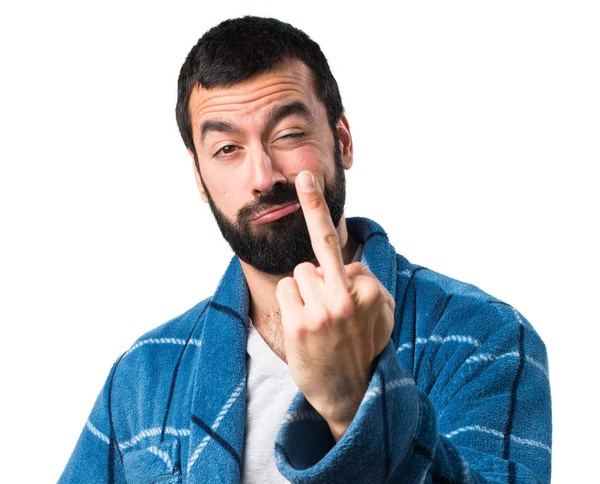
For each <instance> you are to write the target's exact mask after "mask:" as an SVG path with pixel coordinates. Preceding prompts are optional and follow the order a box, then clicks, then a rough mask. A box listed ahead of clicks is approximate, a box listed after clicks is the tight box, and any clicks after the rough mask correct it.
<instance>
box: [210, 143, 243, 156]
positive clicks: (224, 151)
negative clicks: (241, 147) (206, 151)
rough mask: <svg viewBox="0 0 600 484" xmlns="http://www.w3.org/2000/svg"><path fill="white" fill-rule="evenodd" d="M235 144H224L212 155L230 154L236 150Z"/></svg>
mask: <svg viewBox="0 0 600 484" xmlns="http://www.w3.org/2000/svg"><path fill="white" fill-rule="evenodd" d="M236 148H237V146H236V145H225V146H223V147H222V148H221V149H220V150H218V151H217V152H216V153H215V154H214V156H218V155H220V154H223V155H230V154H231V153H233V152H234V151H235V150H236Z"/></svg>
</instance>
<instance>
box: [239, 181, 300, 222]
mask: <svg viewBox="0 0 600 484" xmlns="http://www.w3.org/2000/svg"><path fill="white" fill-rule="evenodd" d="M289 202H297V203H300V200H299V198H298V192H297V191H296V186H295V185H294V184H293V183H286V184H276V185H275V186H274V187H273V189H272V190H271V191H269V192H266V193H263V194H262V195H260V196H259V197H258V198H257V199H256V200H254V201H252V202H250V203H248V204H246V205H244V206H243V207H242V208H240V209H239V210H238V212H237V218H238V220H250V219H251V218H254V216H255V215H257V214H258V213H259V212H261V211H262V210H265V209H267V208H269V207H272V206H274V205H282V204H284V203H289Z"/></svg>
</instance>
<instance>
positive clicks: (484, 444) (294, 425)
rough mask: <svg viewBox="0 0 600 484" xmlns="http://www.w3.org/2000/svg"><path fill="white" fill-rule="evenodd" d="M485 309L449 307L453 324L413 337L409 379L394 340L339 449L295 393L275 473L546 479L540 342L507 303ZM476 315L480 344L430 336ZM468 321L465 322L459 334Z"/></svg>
mask: <svg viewBox="0 0 600 484" xmlns="http://www.w3.org/2000/svg"><path fill="white" fill-rule="evenodd" d="M482 305H485V303H483V302H481V303H479V302H476V303H475V306H474V307H471V308H469V309H468V310H466V311H465V306H464V305H454V306H452V305H450V307H449V308H448V309H447V310H446V311H445V313H444V316H443V317H444V318H445V319H446V320H448V318H450V321H451V322H452V321H453V320H454V323H455V324H449V325H447V324H439V325H436V326H435V328H434V331H432V332H431V333H430V334H429V335H428V337H427V338H423V337H421V338H419V339H415V342H414V343H413V346H419V349H420V352H419V353H417V352H415V354H416V356H415V357H414V361H415V362H418V364H416V365H415V367H414V368H412V369H411V370H413V373H412V374H411V373H409V372H408V371H407V370H406V369H405V368H403V367H402V365H401V363H400V359H399V356H398V355H399V353H400V352H401V351H402V346H400V347H395V345H394V344H393V341H392V340H390V342H389V343H388V345H387V347H386V348H385V349H384V351H383V353H382V354H381V355H380V358H379V361H378V363H377V366H376V369H375V372H374V374H373V377H372V379H371V382H370V384H369V387H368V390H367V392H366V394H365V397H364V398H363V401H362V403H361V405H360V407H359V409H358V412H357V414H356V416H355V418H354V420H353V421H352V423H351V425H350V427H349V428H348V430H347V431H346V433H345V434H344V435H343V437H342V438H341V439H340V440H339V441H338V442H337V443H334V442H333V441H332V438H331V434H330V431H329V428H328V426H327V423H326V422H325V421H324V420H323V419H322V418H321V417H320V415H318V414H317V413H316V411H315V410H314V409H313V408H312V407H311V406H310V404H309V403H308V402H307V401H306V399H305V398H304V397H303V396H302V395H301V394H299V395H297V397H296V399H295V400H294V402H293V403H292V406H291V408H290V411H289V412H288V415H287V416H286V419H285V422H284V424H283V426H282V428H281V429H280V432H279V435H278V439H277V442H276V445H275V456H276V460H277V465H278V468H279V471H280V472H281V473H282V474H283V475H284V476H285V477H286V478H287V479H288V480H290V481H291V482H293V483H335V482H339V483H342V482H352V483H353V484H359V483H384V482H385V483H396V482H403V483H404V482H407V483H412V482H419V483H420V482H460V483H463V482H464V483H479V482H503V483H504V482H519V483H522V482H550V461H551V448H550V445H551V443H550V442H551V409H550V387H549V380H548V374H547V369H546V365H547V363H546V350H545V346H544V344H543V342H542V341H541V339H540V338H539V337H538V336H537V334H536V333H535V331H534V330H533V328H532V327H531V325H529V323H528V322H527V321H526V320H525V319H524V318H523V317H522V316H521V315H519V314H518V313H517V312H516V311H514V310H512V308H510V306H508V305H506V307H503V308H502V310H496V309H495V308H494V309H490V305H486V306H485V307H484V306H482ZM453 307H455V308H458V309H457V310H456V311H454V310H453ZM482 312H483V313H485V315H486V317H487V318H488V320H486V321H485V325H484V326H482V327H485V328H489V327H494V328H496V329H495V330H494V331H493V332H492V333H490V334H489V335H488V337H487V340H486V342H483V341H477V340H476V338H475V337H472V336H456V335H452V334H450V335H448V334H436V329H438V330H439V329H440V328H448V327H450V328H456V327H459V329H460V327H461V326H460V323H459V322H458V318H462V317H463V316H464V315H465V313H468V314H478V313H482ZM490 315H491V316H490ZM490 317H492V318H493V320H489V318H490ZM469 323H470V321H469V319H468V318H467V319H464V318H463V319H462V327H463V328H468V327H469V326H470V324H469ZM471 323H472V321H471ZM471 326H472V324H471ZM471 334H472V333H471ZM461 338H463V339H462V340H461ZM419 343H420V344H419ZM407 345H410V343H407ZM413 375H416V376H413ZM415 379H416V380H419V385H417V384H416V383H415Z"/></svg>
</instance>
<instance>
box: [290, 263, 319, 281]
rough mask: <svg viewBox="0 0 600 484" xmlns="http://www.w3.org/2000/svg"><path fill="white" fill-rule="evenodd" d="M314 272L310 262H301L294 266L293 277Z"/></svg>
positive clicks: (304, 275)
mask: <svg viewBox="0 0 600 484" xmlns="http://www.w3.org/2000/svg"><path fill="white" fill-rule="evenodd" d="M314 272H315V266H314V265H313V264H311V263H310V262H302V263H300V264H298V265H297V266H296V267H295V268H294V278H298V277H306V276H308V275H310V274H313V273H314Z"/></svg>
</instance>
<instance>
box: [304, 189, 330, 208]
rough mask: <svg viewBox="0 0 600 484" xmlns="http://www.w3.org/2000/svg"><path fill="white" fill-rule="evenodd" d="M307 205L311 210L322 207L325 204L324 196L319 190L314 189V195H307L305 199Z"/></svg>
mask: <svg viewBox="0 0 600 484" xmlns="http://www.w3.org/2000/svg"><path fill="white" fill-rule="evenodd" d="M304 203H305V205H306V206H307V207H308V208H309V209H310V210H318V209H320V208H321V207H322V206H324V199H323V197H322V196H321V195H320V194H319V193H318V191H314V192H313V196H312V197H310V196H309V197H307V198H306V199H305V202H304ZM325 207H327V205H325Z"/></svg>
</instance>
